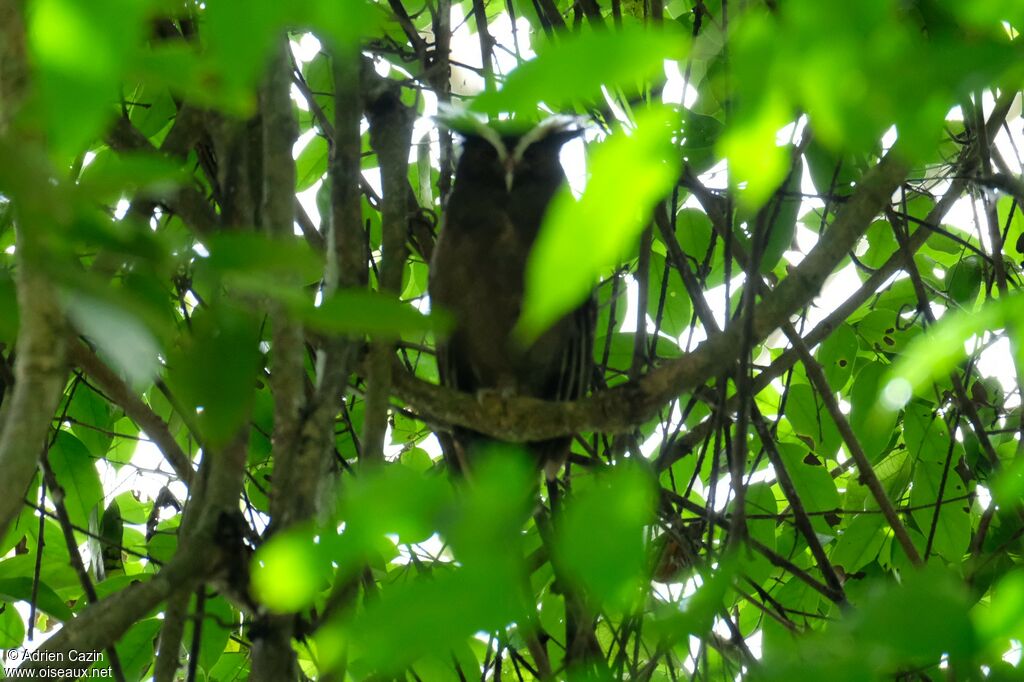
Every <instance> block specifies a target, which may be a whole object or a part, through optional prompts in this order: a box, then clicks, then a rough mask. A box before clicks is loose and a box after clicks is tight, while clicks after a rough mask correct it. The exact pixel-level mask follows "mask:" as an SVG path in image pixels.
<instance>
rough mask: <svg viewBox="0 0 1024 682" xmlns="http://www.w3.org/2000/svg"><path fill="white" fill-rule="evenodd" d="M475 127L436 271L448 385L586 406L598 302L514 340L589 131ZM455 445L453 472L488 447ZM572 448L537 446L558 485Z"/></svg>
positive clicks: (441, 362)
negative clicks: (536, 249) (528, 280)
mask: <svg viewBox="0 0 1024 682" xmlns="http://www.w3.org/2000/svg"><path fill="white" fill-rule="evenodd" d="M453 127H454V126H453ZM466 128H467V126H462V129H460V130H458V131H457V132H459V133H460V134H461V135H462V137H463V138H464V142H463V145H462V154H461V156H460V157H459V161H458V164H457V166H456V169H455V181H454V184H453V188H452V193H451V196H450V197H449V200H448V205H447V208H446V210H445V213H444V216H443V219H442V225H441V231H440V234H439V236H438V240H437V245H436V247H435V249H434V253H433V258H432V260H431V264H430V279H429V285H428V289H429V293H430V300H431V305H436V306H438V307H440V308H443V309H444V310H446V311H447V312H448V313H450V314H451V315H452V316H453V318H454V327H453V331H452V333H451V335H450V336H449V337H448V338H447V339H446V340H444V341H443V342H440V343H438V347H437V359H438V370H439V374H440V378H441V383H442V384H444V385H446V386H450V387H452V388H455V389H458V390H460V391H464V392H469V393H477V394H479V393H480V392H483V391H494V392H497V393H499V394H501V395H503V396H513V395H515V396H529V397H533V398H540V399H543V400H556V401H565V400H575V399H577V398H580V397H582V396H583V395H585V394H586V392H587V391H588V389H589V388H590V380H591V376H592V374H593V343H594V321H595V306H594V302H593V300H587V301H586V302H585V303H583V304H582V305H581V306H580V307H579V308H577V309H576V310H574V311H573V312H571V313H569V314H568V315H566V316H564V317H563V318H561V319H560V320H558V321H557V322H556V323H555V324H554V325H553V326H552V327H551V328H550V329H548V330H547V331H546V332H545V333H544V334H543V335H541V336H540V337H539V338H538V339H537V340H536V341H534V342H533V343H532V344H531V345H529V346H523V345H522V344H521V343H520V342H519V341H518V340H517V339H516V338H514V337H513V335H512V330H513V328H514V327H515V325H516V322H517V320H518V319H519V315H520V312H521V310H522V304H523V289H524V279H525V271H526V263H527V258H528V257H529V254H530V249H531V248H532V247H533V244H534V242H535V241H536V238H537V233H538V231H539V230H540V226H541V222H542V221H543V219H544V214H545V211H546V210H547V208H548V205H549V204H550V203H551V200H552V198H553V197H554V195H555V193H556V192H557V191H558V189H559V188H560V187H561V186H562V184H563V183H564V182H566V177H565V173H564V171H563V170H562V166H561V164H560V163H559V158H558V157H559V151H560V150H561V147H562V145H563V144H565V143H566V142H567V141H568V140H570V139H572V138H573V137H576V136H578V135H579V134H580V130H579V129H578V128H576V126H575V125H573V123H572V122H571V121H567V120H566V119H563V118H555V119H550V120H548V121H545V122H543V123H541V124H540V125H538V126H536V127H534V128H531V129H529V130H526V131H512V132H510V131H509V130H501V131H499V130H496V129H494V128H492V127H488V126H485V125H483V124H476V125H474V126H468V128H469V129H468V130H467V129H466ZM580 246H581V248H582V247H583V246H584V245H580ZM567 257H570V258H571V257H572V255H571V254H567ZM453 441H454V450H455V453H454V455H455V456H454V458H453V457H452V456H450V455H449V457H448V461H449V466H452V467H455V468H457V469H461V468H463V467H465V466H466V463H467V461H469V459H471V458H472V456H473V451H474V450H475V449H477V448H478V447H479V446H480V444H481V443H482V442H484V441H485V439H484V438H483V437H482V436H481V435H480V434H478V433H475V432H472V431H468V430H465V429H455V430H454V432H453ZM570 442H571V438H570V437H565V438H557V439H553V440H547V441H539V442H534V443H530V444H528V448H529V450H530V452H531V453H533V455H534V456H535V457H536V458H537V460H538V464H539V465H540V466H542V467H543V468H544V470H545V472H546V473H547V475H548V478H549V479H551V478H553V477H554V475H555V474H557V472H558V470H559V468H560V467H561V465H562V464H563V463H564V461H565V459H566V457H567V456H568V452H569V445H570ZM453 459H454V461H453Z"/></svg>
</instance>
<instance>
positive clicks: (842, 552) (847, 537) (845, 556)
mask: <svg viewBox="0 0 1024 682" xmlns="http://www.w3.org/2000/svg"><path fill="white" fill-rule="evenodd" d="M883 522H884V518H883V517H882V515H881V514H857V515H856V516H854V517H853V518H852V519H850V521H849V522H848V523H847V525H846V528H845V529H843V530H842V534H841V535H840V536H839V539H838V540H836V543H835V545H834V546H833V548H832V554H831V555H830V556H829V559H830V560H831V561H832V563H833V564H834V565H836V566H842V567H843V570H845V571H846V573H847V575H849V574H851V573H856V572H857V571H859V570H860V569H861V568H862V567H863V566H866V565H867V564H869V563H871V562H872V561H874V560H875V557H877V556H878V552H879V550H881V549H882V543H883V542H884V541H885V533H884V531H883V526H884V523H883Z"/></svg>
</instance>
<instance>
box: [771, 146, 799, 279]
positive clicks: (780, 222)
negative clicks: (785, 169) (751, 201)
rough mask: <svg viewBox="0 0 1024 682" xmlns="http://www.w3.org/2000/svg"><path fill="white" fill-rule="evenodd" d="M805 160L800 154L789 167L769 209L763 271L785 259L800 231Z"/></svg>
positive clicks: (772, 267) (773, 267)
mask: <svg viewBox="0 0 1024 682" xmlns="http://www.w3.org/2000/svg"><path fill="white" fill-rule="evenodd" d="M803 173H804V164H803V160H802V158H801V157H797V158H796V160H795V161H794V163H793V167H792V168H791V169H790V171H789V178H788V179H787V180H786V182H785V184H784V185H783V186H782V187H781V188H780V189H779V192H778V193H777V195H776V199H775V200H774V201H773V202H772V203H771V204H770V205H769V206H768V208H766V209H765V211H766V212H767V219H768V220H769V221H770V222H769V223H768V228H767V229H768V235H767V237H766V240H765V245H764V251H763V253H762V254H761V272H762V273H769V272H771V271H772V270H774V269H775V266H776V265H777V264H778V262H779V261H780V260H781V259H782V255H783V254H784V253H785V252H786V251H787V250H788V249H789V247H790V245H791V244H792V243H793V235H794V234H795V232H796V216H797V213H798V212H799V211H800V206H801V204H802V203H803V195H802V194H801V193H800V183H801V181H802V180H803Z"/></svg>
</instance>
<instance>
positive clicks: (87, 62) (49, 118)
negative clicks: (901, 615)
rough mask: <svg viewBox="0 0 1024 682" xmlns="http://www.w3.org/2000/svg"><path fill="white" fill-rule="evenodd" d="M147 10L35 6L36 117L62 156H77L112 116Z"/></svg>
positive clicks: (130, 4)
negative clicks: (39, 119)
mask: <svg viewBox="0 0 1024 682" xmlns="http://www.w3.org/2000/svg"><path fill="white" fill-rule="evenodd" d="M148 6H149V3H148V2H136V1H135V0H106V1H105V2H97V3H88V4H85V3H81V2H77V0H39V2H35V3H33V5H32V12H30V13H29V14H28V17H27V18H28V26H27V34H28V44H29V50H30V52H31V55H32V61H33V66H34V67H35V72H34V74H33V76H34V77H33V81H34V85H35V86H36V87H37V88H38V101H37V102H36V106H37V107H38V109H37V112H36V114H37V115H38V116H39V117H40V118H41V120H42V123H43V125H44V126H45V130H46V138H47V141H48V142H49V144H50V145H51V146H52V147H53V148H54V149H55V150H56V151H57V152H58V155H59V156H62V157H66V158H70V157H71V156H73V155H74V154H76V153H78V152H79V151H80V150H81V149H82V147H83V146H84V145H86V143H88V142H89V141H90V140H92V139H93V138H94V137H96V136H97V135H99V134H100V133H101V132H102V130H103V127H104V126H105V125H106V123H107V121H108V120H109V119H110V118H112V117H113V115H114V113H115V111H116V109H115V108H114V106H113V105H114V103H115V102H117V101H118V79H119V77H120V76H121V74H122V73H123V72H124V71H125V69H126V68H127V67H128V65H129V64H132V63H133V58H134V56H135V54H137V51H138V49H139V48H140V47H141V42H142V39H143V37H144V35H145V33H144V29H145V24H144V20H145V18H146V15H147V10H148Z"/></svg>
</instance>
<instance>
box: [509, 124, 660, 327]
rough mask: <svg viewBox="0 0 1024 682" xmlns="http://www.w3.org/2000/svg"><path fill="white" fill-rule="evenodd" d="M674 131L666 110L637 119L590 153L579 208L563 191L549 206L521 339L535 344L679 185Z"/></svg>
mask: <svg viewBox="0 0 1024 682" xmlns="http://www.w3.org/2000/svg"><path fill="white" fill-rule="evenodd" d="M676 127H677V117H676V114H675V113H673V112H672V111H671V110H669V109H665V108H652V109H649V110H647V111H645V112H643V113H642V114H640V116H638V119H637V125H636V128H635V129H633V130H632V131H630V132H628V133H627V132H626V131H620V132H618V133H616V134H615V135H613V136H612V137H610V138H609V139H608V140H607V141H605V142H604V143H602V144H601V145H600V146H598V147H597V148H596V149H595V150H594V152H593V154H592V156H591V157H590V160H589V176H590V177H589V180H588V182H587V187H586V189H585V190H584V192H583V196H582V197H580V199H579V201H577V200H575V199H574V198H573V197H572V194H571V193H570V192H569V190H568V189H567V188H564V189H563V190H562V192H561V193H559V194H558V195H557V196H556V197H555V199H554V200H553V201H552V204H551V207H550V208H549V209H548V213H547V216H546V217H545V219H544V226H543V227H542V228H541V232H540V235H539V236H538V237H537V242H536V244H535V246H534V250H533V253H532V254H531V255H530V260H529V263H528V265H527V271H526V294H525V301H524V303H523V312H522V317H521V318H520V320H519V325H518V333H519V334H520V337H521V338H523V339H530V338H535V337H536V336H537V335H539V334H540V333H541V332H543V330H544V329H546V328H547V326H548V325H550V324H551V323H552V322H554V321H555V320H556V319H558V318H559V317H560V316H561V315H563V314H564V313H566V312H568V311H569V310H572V309H573V308H574V307H576V306H577V305H578V304H579V303H580V302H582V300H583V299H584V298H585V297H586V296H587V295H588V294H589V292H590V290H591V289H592V287H593V285H594V283H595V280H596V279H597V277H598V275H600V274H601V273H602V272H603V271H604V270H605V269H606V268H608V267H610V266H612V265H614V264H615V262H616V261H617V259H619V258H620V257H622V255H623V254H624V253H625V251H626V249H627V248H629V246H630V245H631V244H632V243H633V240H634V239H636V237H637V235H638V234H639V233H640V231H641V230H642V229H643V227H644V225H645V224H646V222H647V220H648V219H649V217H650V211H651V208H652V207H653V206H654V204H655V202H657V201H658V200H659V199H660V198H662V197H663V196H665V195H666V194H667V193H668V192H669V191H670V189H671V187H672V186H673V185H674V184H675V182H676V181H677V180H678V178H679V166H680V164H679V159H678V154H676V153H675V150H674V146H673V144H672V135H673V131H674V130H675V129H676ZM582 245H586V248H581V247H582ZM570 254H571V255H570Z"/></svg>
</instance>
